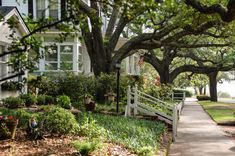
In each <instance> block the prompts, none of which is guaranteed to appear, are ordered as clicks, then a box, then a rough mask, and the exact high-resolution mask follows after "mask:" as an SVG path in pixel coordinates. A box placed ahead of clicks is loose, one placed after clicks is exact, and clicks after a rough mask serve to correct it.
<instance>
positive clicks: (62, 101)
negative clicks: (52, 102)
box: [56, 95, 71, 109]
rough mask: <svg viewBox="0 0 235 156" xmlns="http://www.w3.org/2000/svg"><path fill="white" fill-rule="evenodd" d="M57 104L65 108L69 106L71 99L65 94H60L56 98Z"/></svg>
mask: <svg viewBox="0 0 235 156" xmlns="http://www.w3.org/2000/svg"><path fill="white" fill-rule="evenodd" d="M56 101H57V104H58V105H59V106H60V107H62V108H65V109H70V108H71V100H70V98H69V97H68V96H67V95H60V96H58V97H57V98H56Z"/></svg>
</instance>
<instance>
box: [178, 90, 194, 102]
mask: <svg viewBox="0 0 235 156" xmlns="http://www.w3.org/2000/svg"><path fill="white" fill-rule="evenodd" d="M173 93H174V97H175V98H177V99H179V100H182V99H183V93H185V97H191V96H192V93H191V92H190V91H188V90H186V89H174V90H173Z"/></svg>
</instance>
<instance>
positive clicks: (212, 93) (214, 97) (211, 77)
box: [208, 71, 218, 102]
mask: <svg viewBox="0 0 235 156" xmlns="http://www.w3.org/2000/svg"><path fill="white" fill-rule="evenodd" d="M217 74H218V72H217V71H216V72H211V73H209V74H208V77H209V81H210V97H211V101H215V102H217V101H218V97H217V80H216V77H217Z"/></svg>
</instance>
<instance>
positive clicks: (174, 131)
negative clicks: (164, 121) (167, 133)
mask: <svg viewBox="0 0 235 156" xmlns="http://www.w3.org/2000/svg"><path fill="white" fill-rule="evenodd" d="M177 123H178V112H177V105H174V107H173V124H172V131H173V141H175V138H176V136H177Z"/></svg>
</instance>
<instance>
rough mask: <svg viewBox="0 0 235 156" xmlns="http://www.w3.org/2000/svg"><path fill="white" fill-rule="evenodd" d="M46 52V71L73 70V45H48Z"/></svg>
mask: <svg viewBox="0 0 235 156" xmlns="http://www.w3.org/2000/svg"><path fill="white" fill-rule="evenodd" d="M44 51H45V55H44V56H45V58H44V62H45V70H73V45H48V46H45V48H44Z"/></svg>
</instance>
